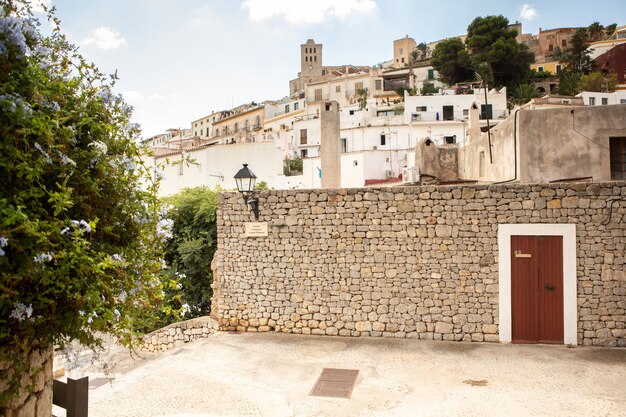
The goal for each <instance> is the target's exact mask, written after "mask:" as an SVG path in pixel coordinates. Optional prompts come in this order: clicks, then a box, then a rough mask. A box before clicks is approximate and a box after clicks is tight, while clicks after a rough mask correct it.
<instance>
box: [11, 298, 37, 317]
mask: <svg viewBox="0 0 626 417" xmlns="http://www.w3.org/2000/svg"><path fill="white" fill-rule="evenodd" d="M32 315H33V305H32V304H29V305H28V307H26V305H25V304H22V303H20V302H17V303H15V304H13V310H12V311H11V314H10V315H9V317H10V318H12V319H15V320H17V321H24V320H25V319H30V318H31V317H32Z"/></svg>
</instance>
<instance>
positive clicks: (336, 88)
mask: <svg viewBox="0 0 626 417" xmlns="http://www.w3.org/2000/svg"><path fill="white" fill-rule="evenodd" d="M335 93H341V86H340V85H336V86H335Z"/></svg>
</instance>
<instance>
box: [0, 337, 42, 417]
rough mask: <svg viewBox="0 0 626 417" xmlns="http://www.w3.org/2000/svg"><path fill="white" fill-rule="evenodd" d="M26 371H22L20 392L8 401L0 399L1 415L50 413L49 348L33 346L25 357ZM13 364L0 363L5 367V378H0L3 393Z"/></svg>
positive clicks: (27, 416)
mask: <svg viewBox="0 0 626 417" xmlns="http://www.w3.org/2000/svg"><path fill="white" fill-rule="evenodd" d="M24 363H25V364H26V371H25V372H23V371H18V373H19V374H21V375H22V378H21V386H22V387H23V389H21V390H20V391H19V394H18V395H17V396H16V397H14V398H12V399H11V400H10V401H9V402H7V403H0V415H2V416H4V417H33V416H49V415H51V414H52V348H44V349H37V348H35V349H33V350H32V351H31V352H30V353H29V354H28V355H26V356H25V357H24ZM13 366H14V364H11V363H0V368H1V369H2V371H5V370H7V371H8V373H7V374H4V375H6V376H7V378H6V379H4V380H0V393H5V391H6V390H7V388H8V386H9V385H8V380H9V379H11V377H12V375H13V372H14V371H12V370H11V368H12V367H13Z"/></svg>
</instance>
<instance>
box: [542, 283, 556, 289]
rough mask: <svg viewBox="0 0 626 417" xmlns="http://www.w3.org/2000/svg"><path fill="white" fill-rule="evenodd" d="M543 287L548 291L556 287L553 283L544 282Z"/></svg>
mask: <svg viewBox="0 0 626 417" xmlns="http://www.w3.org/2000/svg"><path fill="white" fill-rule="evenodd" d="M543 288H545V289H546V290H548V291H554V290H556V287H555V286H554V285H552V284H546V285H544V286H543Z"/></svg>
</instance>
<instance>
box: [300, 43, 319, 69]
mask: <svg viewBox="0 0 626 417" xmlns="http://www.w3.org/2000/svg"><path fill="white" fill-rule="evenodd" d="M299 75H300V77H319V76H321V75H322V44H321V43H315V41H314V40H313V39H309V40H308V41H306V43H305V44H302V45H300V74H299Z"/></svg>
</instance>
